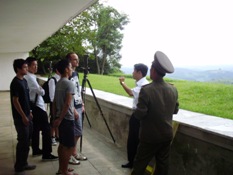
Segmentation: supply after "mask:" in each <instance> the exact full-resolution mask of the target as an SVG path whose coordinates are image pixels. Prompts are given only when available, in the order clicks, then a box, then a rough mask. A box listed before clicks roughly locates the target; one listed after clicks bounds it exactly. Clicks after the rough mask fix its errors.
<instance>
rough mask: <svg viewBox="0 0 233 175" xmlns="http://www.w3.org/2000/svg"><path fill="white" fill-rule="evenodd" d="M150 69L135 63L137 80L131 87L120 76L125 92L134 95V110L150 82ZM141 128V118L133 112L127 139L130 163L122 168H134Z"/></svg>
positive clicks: (134, 73) (134, 75) (134, 74)
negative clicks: (137, 117)
mask: <svg viewBox="0 0 233 175" xmlns="http://www.w3.org/2000/svg"><path fill="white" fill-rule="evenodd" d="M147 71H148V67H147V66H146V65H144V64H142V63H139V64H135V65H134V71H133V78H134V79H135V80H136V87H134V88H133V89H130V88H129V87H128V86H127V85H126V84H125V78H124V77H120V78H119V81H120V84H121V85H122V87H123V88H124V90H125V92H126V93H127V94H129V96H133V110H135V109H136V107H137V103H138V96H139V92H140V90H141V87H142V86H144V85H146V84H148V83H149V82H148V81H147V79H146V74H147ZM139 128H140V123H139V120H138V119H136V118H135V117H134V115H133V114H132V115H131V117H130V120H129V135H128V141H127V154H128V161H129V162H128V163H127V164H124V165H122V168H132V167H133V161H134V157H135V155H136V152H137V146H138V143H139Z"/></svg>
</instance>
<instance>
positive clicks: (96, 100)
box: [86, 79, 115, 143]
mask: <svg viewBox="0 0 233 175" xmlns="http://www.w3.org/2000/svg"><path fill="white" fill-rule="evenodd" d="M86 81H87V83H88V85H89V87H90V89H91V92H92V95H93V97H94V99H95V102H96V104H97V106H98V108H99V111H100V113H101V116H102V118H103V120H104V122H105V124H106V126H107V128H108V131H109V133H110V135H111V137H112V140H113V142H114V143H115V139H114V137H113V135H112V132H111V130H110V128H109V126H108V123H107V121H106V119H105V117H104V114H103V112H102V110H101V107H100V105H99V102H98V100H97V98H96V96H95V93H94V91H93V89H92V86H91V83H90V81H89V80H88V79H86Z"/></svg>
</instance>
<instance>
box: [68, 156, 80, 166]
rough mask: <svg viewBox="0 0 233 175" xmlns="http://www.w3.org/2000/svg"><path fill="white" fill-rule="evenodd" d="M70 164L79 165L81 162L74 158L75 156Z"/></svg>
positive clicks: (71, 158) (71, 157)
mask: <svg viewBox="0 0 233 175" xmlns="http://www.w3.org/2000/svg"><path fill="white" fill-rule="evenodd" d="M69 164H71V165H79V164H80V162H79V161H78V160H76V159H75V158H74V156H70V160H69Z"/></svg>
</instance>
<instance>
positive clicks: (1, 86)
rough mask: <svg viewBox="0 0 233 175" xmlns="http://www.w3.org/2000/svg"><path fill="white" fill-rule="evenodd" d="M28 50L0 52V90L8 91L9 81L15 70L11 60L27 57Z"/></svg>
mask: <svg viewBox="0 0 233 175" xmlns="http://www.w3.org/2000/svg"><path fill="white" fill-rule="evenodd" d="M28 55H29V54H28V52H22V53H0V91H9V90H10V83H11V80H12V79H13V77H14V76H15V72H14V69H13V60H14V59H16V58H23V59H25V58H27V57H28Z"/></svg>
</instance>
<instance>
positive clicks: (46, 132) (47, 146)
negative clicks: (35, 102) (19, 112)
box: [32, 106, 52, 156]
mask: <svg viewBox="0 0 233 175" xmlns="http://www.w3.org/2000/svg"><path fill="white" fill-rule="evenodd" d="M32 114H33V133H32V149H33V152H37V151H38V150H39V144H40V142H39V140H40V130H41V131H42V154H43V156H48V155H50V154H51V152H52V144H51V134H50V125H49V122H48V115H47V112H46V111H44V110H42V109H41V108H39V107H37V106H36V107H35V108H34V109H33V111H32Z"/></svg>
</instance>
